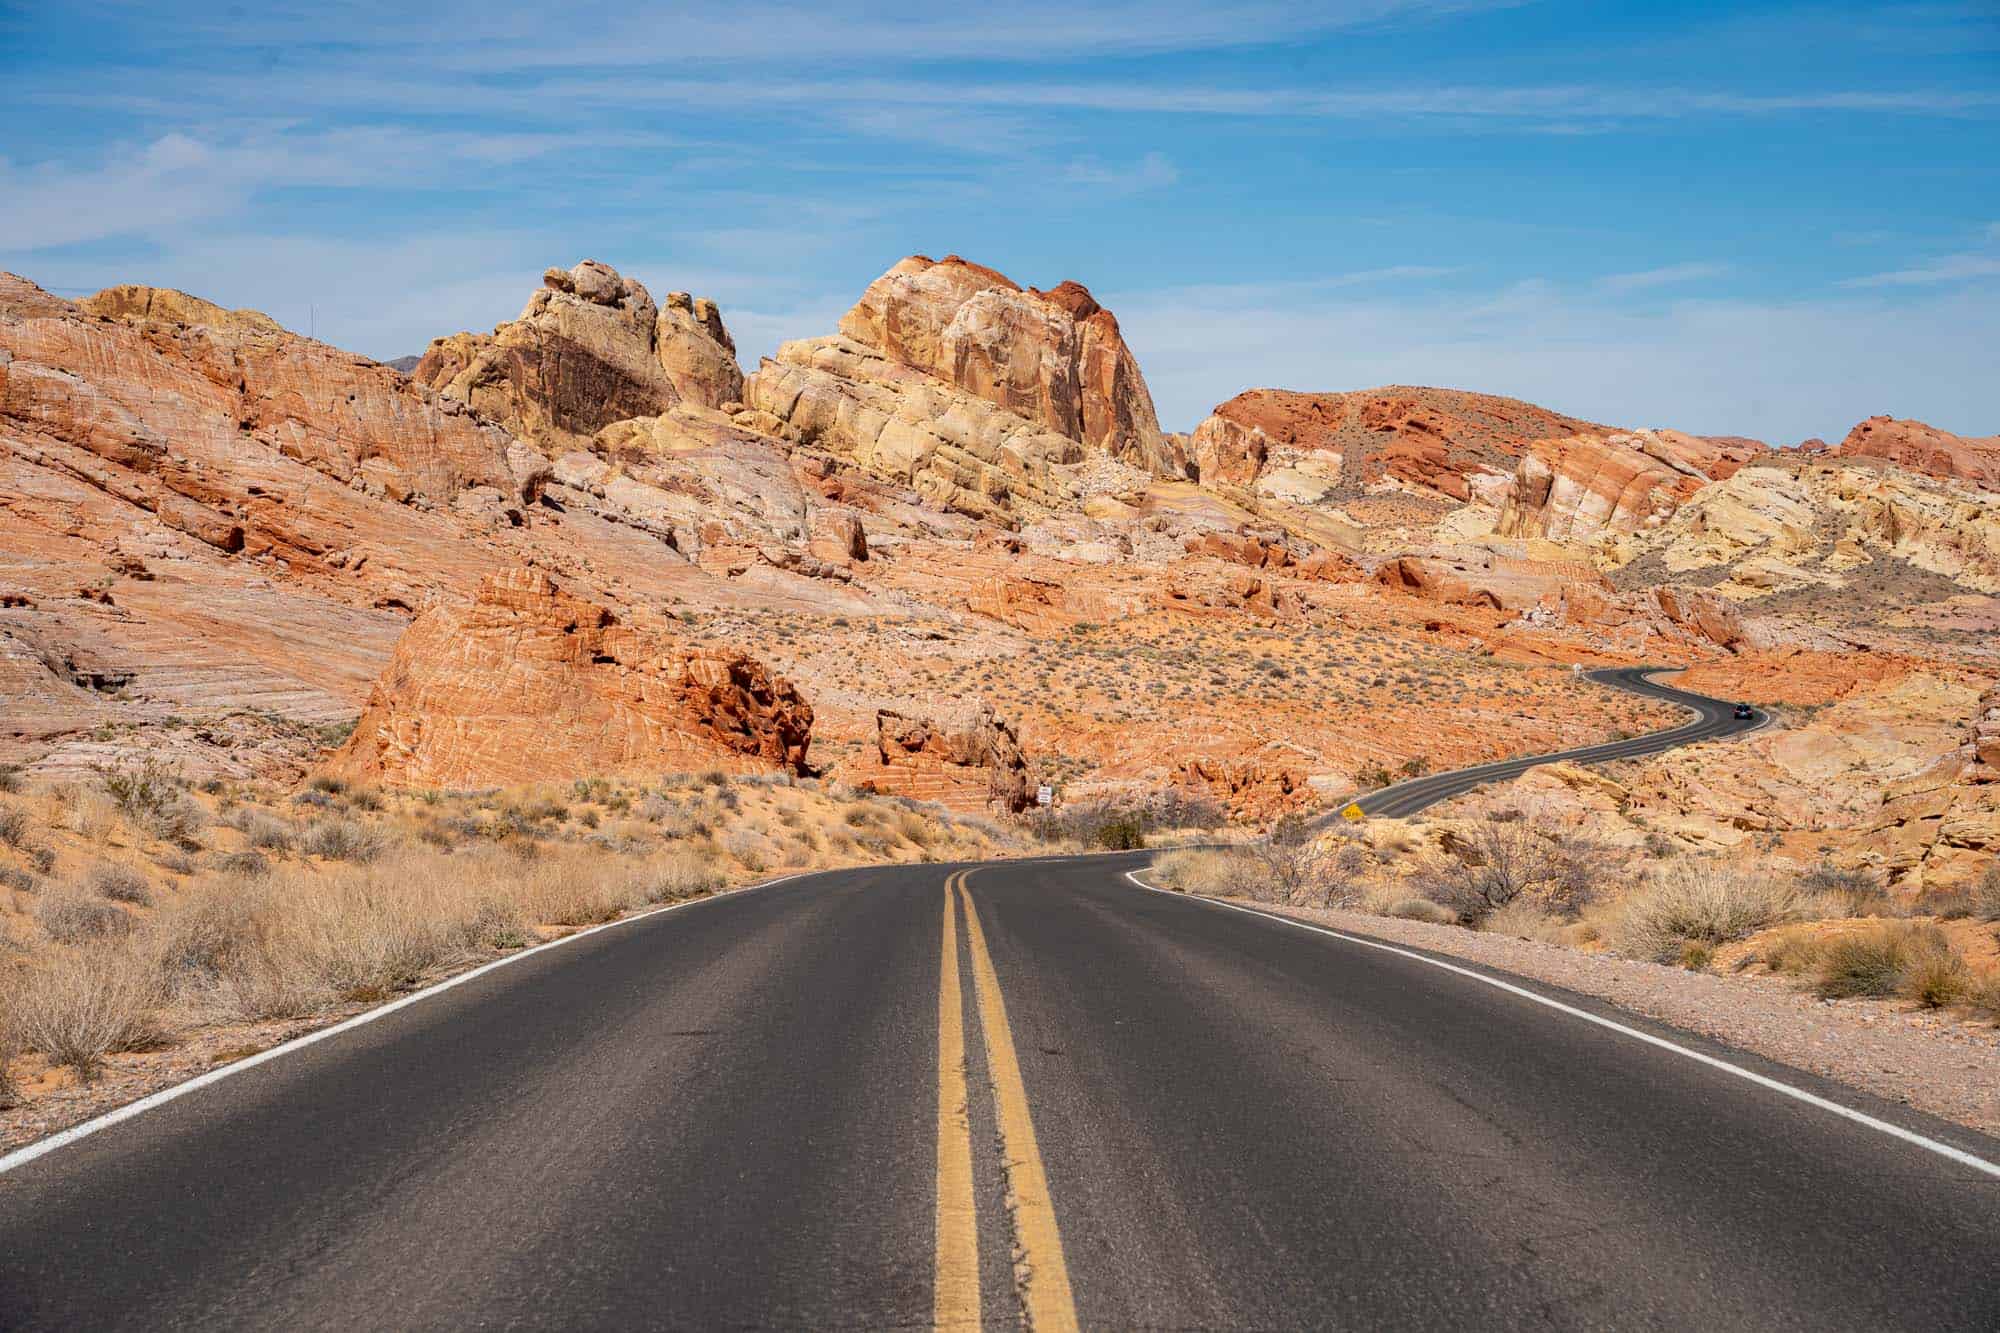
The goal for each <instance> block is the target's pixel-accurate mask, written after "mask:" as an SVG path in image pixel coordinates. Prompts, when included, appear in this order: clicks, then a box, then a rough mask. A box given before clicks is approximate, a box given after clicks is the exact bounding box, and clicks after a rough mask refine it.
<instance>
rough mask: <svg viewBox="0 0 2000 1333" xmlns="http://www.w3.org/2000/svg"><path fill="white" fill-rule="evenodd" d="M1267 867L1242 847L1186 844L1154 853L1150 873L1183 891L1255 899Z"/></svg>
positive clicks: (1163, 882) (1167, 884) (1164, 882)
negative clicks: (1171, 849)
mask: <svg viewBox="0 0 2000 1333" xmlns="http://www.w3.org/2000/svg"><path fill="white" fill-rule="evenodd" d="M1263 869H1264V868H1263V866H1261V865H1260V864H1258V861H1257V859H1256V858H1255V857H1254V856H1252V855H1251V854H1250V853H1248V852H1246V851H1243V850H1241V849H1240V848H1234V847H1228V848H1221V847H1186V848H1182V849H1180V850H1178V851H1171V852H1161V853H1159V854H1158V855H1156V856H1154V857H1153V864H1152V866H1151V868H1150V869H1149V870H1148V872H1147V873H1148V875H1149V877H1150V878H1151V879H1152V880H1153V881H1154V882H1155V883H1158V884H1161V885H1164V886H1165V887H1167V888H1170V889H1178V890H1179V891H1180V892H1182V893H1196V894H1204V895H1207V896H1209V897H1221V896H1223V895H1225V894H1231V893H1244V894H1247V895H1248V896H1250V897H1252V898H1255V897H1258V896H1259V895H1258V893H1257V892H1256V888H1257V882H1258V881H1259V880H1261V878H1262V876H1263Z"/></svg>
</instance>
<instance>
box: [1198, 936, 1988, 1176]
mask: <svg viewBox="0 0 2000 1333" xmlns="http://www.w3.org/2000/svg"><path fill="white" fill-rule="evenodd" d="M1231 901H1234V900H1231ZM1241 905H1243V906H1247V907H1253V908H1255V909H1256V910H1258V911H1261V912H1267V913H1270V914H1272V915H1276V916H1285V917H1291V918H1293V919H1296V920H1300V921H1305V922H1309V923H1311V924H1313V925H1318V926H1324V927H1326V928H1328V929H1330V930H1339V931H1344V932H1347V933H1350V934H1354V935H1360V936H1365V937H1368V938H1370V939H1374V940H1379V941H1382V942H1384V943H1389V944H1398V945H1403V946H1407V947H1410V948H1414V949H1418V950H1421V951H1423V952H1426V953H1432V954H1437V955H1440V956H1444V957H1449V958H1452V959H1457V960H1463V961H1465V962H1468V963H1472V964H1474V965H1476V966H1478V967H1480V968H1482V969H1486V970H1491V971H1493V972H1495V973H1496V974H1505V975H1506V976H1508V977H1516V978H1525V979H1527V980H1530V981H1538V982H1542V983H1545V984H1546V985H1549V986H1554V987H1560V988H1562V989H1563V990H1566V991H1569V992H1571V993H1572V994H1574V995H1579V996H1584V997H1588V998H1591V999H1596V1000H1602V1001H1605V1002H1607V1003H1609V1004H1610V1005H1612V1006H1614V1007H1616V1008H1617V1009H1619V1010H1623V1011H1625V1012H1626V1013H1629V1014H1635V1015H1638V1016H1641V1017H1643V1018H1647V1019H1651V1020H1654V1021H1655V1022H1658V1023H1664V1024H1666V1025H1668V1026H1669V1027H1671V1028H1674V1029H1678V1030H1680V1031H1683V1032H1691V1033H1696V1034H1699V1035H1701V1036H1704V1037H1708V1038H1710V1039H1712V1040H1714V1041H1717V1042H1721V1043H1723V1044H1724V1045H1726V1046H1729V1047H1731V1048H1734V1049H1735V1050H1738V1051H1744V1052H1748V1053H1750V1054H1752V1055H1755V1056H1759V1057H1762V1058H1763V1059H1765V1060H1769V1061H1773V1062H1775V1063H1776V1064H1778V1065H1781V1066H1785V1067H1788V1068H1791V1069H1797V1070H1803V1071H1805V1072H1807V1073H1810V1074H1814V1075H1817V1076H1818V1077H1820V1078H1824V1079H1827V1080H1829V1081H1830V1082H1833V1083H1837V1084H1840V1085H1842V1086H1844V1087H1849V1088H1854V1089H1857V1090H1859V1091H1862V1092H1865V1093H1869V1094H1871V1095H1872V1096H1875V1097H1879V1098H1881V1099H1882V1100H1884V1101H1886V1102H1891V1103H1895V1104H1898V1105H1903V1106H1908V1107H1910V1108H1912V1109H1913V1110H1916V1111H1920V1112H1922V1113H1924V1114H1926V1115H1930V1116H1935V1117H1937V1118H1938V1119H1939V1120H1942V1121H1948V1122H1950V1123H1952V1124H1956V1125H1962V1126H1964V1127H1965V1128H1968V1129H1972V1130H1975V1131H1978V1132H1980V1133H1982V1134H1986V1135H1989V1136H1996V1137H2000V1029H1996V1028H1987V1027H1977V1026H1973V1025H1971V1024H1966V1023H1962V1022H1958V1021H1956V1020H1954V1019H1951V1018H1947V1017H1942V1016H1939V1015H1936V1014H1927V1013H1917V1012H1902V1011H1898V1010H1896V1009H1892V1008H1890V1007H1888V1006H1885V1005H1882V1004H1880V1003H1877V1002H1870V1001H1845V1002H1843V1001H1825V1000H1819V999H1816V998H1814V997H1813V996H1811V995H1808V994H1805V993H1802V992H1800V991H1798V990H1797V989H1795V988H1794V987H1792V986H1791V985H1789V984H1787V983H1786V982H1784V981H1781V980H1778V979H1775V978H1765V977H1735V976H1732V977H1722V976H1714V975H1711V974H1707V973H1695V972H1687V971H1683V970H1681V969H1679V968H1674V967H1666V966H1663V965H1660V964H1657V963H1643V962H1635V961H1633V960H1631V959H1625V958H1617V957H1613V956H1610V955H1606V954H1592V953H1583V952H1579V951H1577V950H1574V949H1565V948H1561V947H1558V946H1555V945H1548V944H1542V943H1539V942H1537V941H1534V940H1524V939H1517V938H1514V937H1513V936H1508V935H1499V934H1490V933H1486V932H1481V931H1472V930H1466V929H1464V928H1462V927H1458V926H1438V925H1430V924H1428V923H1425V922H1420V921H1404V920H1400V919H1397V918H1394V917H1383V916H1375V915H1372V914H1369V913H1364V912H1350V911H1342V910H1339V909H1333V908H1316V907H1290V906H1287V907H1277V906H1272V905H1270V904H1266V903H1250V902H1248V901H1244V902H1242V904H1241Z"/></svg>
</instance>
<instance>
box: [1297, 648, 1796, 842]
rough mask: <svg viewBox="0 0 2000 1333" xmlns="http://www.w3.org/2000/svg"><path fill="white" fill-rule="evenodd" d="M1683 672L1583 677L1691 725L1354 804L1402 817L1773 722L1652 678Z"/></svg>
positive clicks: (1645, 670) (1397, 788) (1620, 670)
mask: <svg viewBox="0 0 2000 1333" xmlns="http://www.w3.org/2000/svg"><path fill="white" fill-rule="evenodd" d="M1679 669H1680V668H1677V667H1606V668H1603V669H1601V670H1597V671H1586V672H1584V673H1583V674H1584V675H1585V676H1586V677H1588V678H1589V679H1591V680H1594V681H1596V682H1597V683H1598V684H1600V685H1609V686H1612V687H1613V688H1615V689H1620V690H1624V691H1626V692H1627V693H1630V694H1642V695H1645V696H1647V697H1649V698H1653V699H1665V700H1667V701H1668V702H1670V703H1677V704H1680V705H1681V706H1682V707H1684V708H1690V709H1692V710H1694V713H1695V718H1694V720H1693V721H1692V722H1688V723H1685V724H1683V725H1681V726H1678V727H1673V728H1671V729H1669V730H1666V731H1654V732H1649V733H1647V734H1646V735H1644V736H1633V737H1630V738H1629V739H1626V740H1622V741H1606V742H1605V743H1604V744H1602V745H1586V746H1584V747H1582V748H1581V749H1576V750H1558V751H1555V752H1554V753H1551V754H1536V755H1525V756H1523V757H1521V758H1519V759H1503V760H1501V761H1499V762H1498V763H1492V764H1481V765H1479V766H1478V767H1477V768H1459V769H1454V770H1452V771H1451V772H1449V773H1432V774H1430V775H1429V776H1427V777H1421V778H1412V779H1410V780H1409V781H1408V782H1398V783H1396V784H1395V785H1394V786H1392V787H1382V788H1379V789H1377V790H1375V791H1371V792H1369V793H1368V794H1367V795H1365V796H1360V797H1356V798H1355V804H1357V805H1359V806H1360V807H1361V809H1362V812H1363V813H1365V814H1369V815H1376V816H1381V817H1385V818H1403V817H1406V816H1409V815H1414V814H1416V813H1417V812H1418V811H1420V810H1423V809H1425V808H1427V807H1429V806H1433V805H1436V804H1437V803H1438V802H1440V801H1445V800H1449V799H1451V798H1452V797H1454V796H1459V795H1462V794H1464V793H1465V792H1468V791H1471V790H1472V789H1473V788H1474V787H1478V786H1481V785H1483V784H1485V783H1489V782H1506V781H1509V780H1511V779H1513V778H1518V777H1520V776H1521V775H1522V774H1523V773H1525V772H1527V771H1528V770H1529V769H1531V768H1536V767H1539V766H1540V765H1542V764H1553V763H1556V762H1558V761H1567V762H1570V763H1578V764H1594V763H1601V762H1602V761H1604V760H1606V759H1633V758H1637V757H1638V756H1640V755H1647V754H1659V753H1660V752H1661V751H1663V750H1672V749H1676V748H1678V747H1680V746H1683V745H1692V744H1694V743H1695V742H1696V741H1708V740H1716V739H1719V738H1721V737H1724V736H1736V735H1741V734H1742V733H1744V732H1749V731H1755V730H1757V729H1758V728H1759V727H1762V726H1763V725H1764V724H1765V723H1767V722H1769V721H1770V717H1769V715H1768V714H1766V713H1765V712H1764V710H1763V709H1761V708H1753V709H1751V710H1750V711H1751V716H1750V717H1748V718H1739V717H1737V716H1735V708H1736V705H1735V704H1734V703H1733V702H1729V701H1726V700H1722V699H1711V698H1709V697H1708V696H1707V695H1705V694H1695V693H1694V692H1693V691H1691V690H1677V689H1675V688H1673V687H1672V686H1671V685H1662V684H1660V683H1659V682H1658V681H1655V680H1654V679H1652V677H1653V676H1654V675H1656V674H1658V673H1660V672H1663V671H1674V670H1679ZM1338 818H1340V815H1339V813H1338V812H1335V813H1334V814H1331V815H1327V816H1325V817H1323V818H1322V819H1321V820H1320V821H1319V822H1320V823H1322V824H1325V823H1330V822H1332V821H1333V820H1336V819H1338Z"/></svg>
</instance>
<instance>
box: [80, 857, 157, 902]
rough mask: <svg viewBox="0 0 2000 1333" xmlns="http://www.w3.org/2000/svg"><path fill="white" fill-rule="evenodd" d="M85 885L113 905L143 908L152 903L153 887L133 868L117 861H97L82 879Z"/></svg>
mask: <svg viewBox="0 0 2000 1333" xmlns="http://www.w3.org/2000/svg"><path fill="white" fill-rule="evenodd" d="M84 883H85V885H86V886H87V887H88V888H89V889H90V891H91V892H92V893H94V894H96V895H97V896H98V897H100V898H109V899H110V900H111V901H112V902H115V903H134V904H137V905H139V906H142V907H143V906H145V905H146V904H148V903H150V902H152V901H153V886H152V885H150V884H148V883H147V882H146V877H145V876H144V875H143V874H141V873H139V871H137V870H135V869H134V868H133V867H131V866H128V865H125V864H124V863H122V862H119V861H99V862H98V863H97V864H96V865H94V866H92V867H91V868H90V874H89V875H87V876H85V878H84Z"/></svg>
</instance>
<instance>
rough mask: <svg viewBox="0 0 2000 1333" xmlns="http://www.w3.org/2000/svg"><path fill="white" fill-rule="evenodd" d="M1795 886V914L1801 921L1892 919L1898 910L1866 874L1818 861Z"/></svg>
mask: <svg viewBox="0 0 2000 1333" xmlns="http://www.w3.org/2000/svg"><path fill="white" fill-rule="evenodd" d="M1798 886H1799V893H1800V899H1799V904H1798V912H1799V915H1800V916H1803V917H1811V918H1831V917H1861V916H1895V915H1898V914H1899V912H1900V910H1901V909H1900V907H1899V906H1898V904H1897V902H1896V900H1895V899H1893V898H1891V897H1890V896H1889V895H1888V894H1887V893H1885V892H1883V889H1882V886H1881V884H1880V883H1879V882H1877V881H1876V879H1875V876H1874V875H1872V874H1870V873H1869V872H1868V871H1866V870H1860V869H1842V868H1840V867H1838V866H1835V865H1833V864H1832V863H1831V862H1827V861H1822V862H1820V863H1819V864H1818V865H1815V866H1811V867H1809V868H1808V869H1807V870H1806V871H1805V872H1804V873H1802V874H1801V875H1800V876H1799V880H1798Z"/></svg>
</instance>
